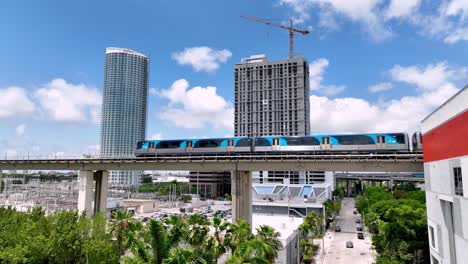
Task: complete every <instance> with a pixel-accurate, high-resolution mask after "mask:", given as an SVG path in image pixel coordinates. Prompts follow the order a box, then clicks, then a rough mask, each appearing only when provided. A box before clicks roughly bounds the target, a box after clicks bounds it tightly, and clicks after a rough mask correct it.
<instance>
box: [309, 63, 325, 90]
mask: <svg viewBox="0 0 468 264" xmlns="http://www.w3.org/2000/svg"><path fill="white" fill-rule="evenodd" d="M328 65H329V62H328V60H327V59H325V58H320V59H316V60H314V61H313V62H312V63H310V64H309V81H310V90H312V91H316V90H318V89H320V85H321V83H322V80H323V74H324V73H325V69H326V68H327V67H328Z"/></svg>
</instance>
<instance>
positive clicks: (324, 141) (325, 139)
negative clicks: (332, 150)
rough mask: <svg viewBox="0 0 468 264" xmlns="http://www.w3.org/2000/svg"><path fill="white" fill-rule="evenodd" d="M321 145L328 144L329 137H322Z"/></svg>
mask: <svg viewBox="0 0 468 264" xmlns="http://www.w3.org/2000/svg"><path fill="white" fill-rule="evenodd" d="M322 144H324V145H328V144H330V138H329V137H323V138H322Z"/></svg>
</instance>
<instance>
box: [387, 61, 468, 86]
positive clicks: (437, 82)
mask: <svg viewBox="0 0 468 264" xmlns="http://www.w3.org/2000/svg"><path fill="white" fill-rule="evenodd" d="M389 73H390V76H391V77H392V78H393V79H394V80H395V81H399V82H405V83H409V84H413V85H416V86H417V87H419V88H421V89H423V90H436V89H439V88H440V87H441V86H443V85H444V84H446V83H448V82H453V81H457V80H460V79H464V78H466V77H468V68H466V67H460V68H454V67H450V66H449V65H448V64H447V63H446V62H439V63H437V64H429V65H427V66H425V67H422V66H409V67H402V66H400V65H395V66H394V67H393V68H392V69H390V71H389Z"/></svg>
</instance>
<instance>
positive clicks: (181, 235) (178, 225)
mask: <svg viewBox="0 0 468 264" xmlns="http://www.w3.org/2000/svg"><path fill="white" fill-rule="evenodd" d="M166 224H167V225H169V236H168V241H169V247H174V246H175V245H177V243H179V241H181V240H184V239H185V238H186V237H187V235H188V226H187V222H185V220H184V219H182V218H181V217H180V216H176V215H173V216H171V217H169V218H168V219H166Z"/></svg>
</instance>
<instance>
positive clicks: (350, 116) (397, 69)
mask: <svg viewBox="0 0 468 264" xmlns="http://www.w3.org/2000/svg"><path fill="white" fill-rule="evenodd" d="M389 72H390V76H391V78H392V79H393V80H394V81H397V82H402V83H406V84H409V85H413V86H415V87H417V88H418V89H417V90H416V91H417V94H416V95H415V96H404V97H402V98H399V99H394V100H389V101H379V102H376V103H372V102H369V101H366V100H364V99H360V98H335V99H330V98H327V97H323V96H315V95H312V96H311V97H310V107H311V109H310V115H311V124H312V127H313V128H314V129H313V130H314V132H315V133H321V132H327V133H330V132H331V133H346V132H353V133H360V132H361V133H362V132H396V131H402V132H409V133H412V132H414V131H418V130H420V127H419V124H420V121H421V120H422V119H424V118H425V117H426V116H427V115H428V114H429V113H430V112H431V111H433V110H434V109H435V108H437V107H438V106H439V105H441V104H442V103H444V102H445V101H446V100H447V99H448V98H450V97H451V96H452V95H454V94H455V93H456V92H457V91H458V90H459V89H458V88H457V87H456V85H455V81H456V80H458V79H460V78H462V77H464V78H466V77H468V76H467V74H466V69H465V68H464V67H462V68H455V67H452V66H449V65H447V64H446V63H445V62H440V63H437V64H430V65H427V66H407V67H403V66H400V65H396V66H394V67H392V69H390V70H389ZM431 75H435V76H433V79H432V80H433V81H434V82H435V83H437V85H434V84H433V83H431V82H428V81H427V78H431Z"/></svg>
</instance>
